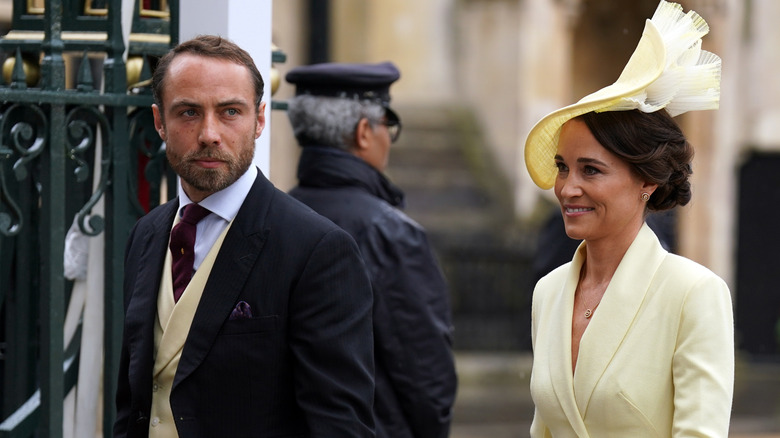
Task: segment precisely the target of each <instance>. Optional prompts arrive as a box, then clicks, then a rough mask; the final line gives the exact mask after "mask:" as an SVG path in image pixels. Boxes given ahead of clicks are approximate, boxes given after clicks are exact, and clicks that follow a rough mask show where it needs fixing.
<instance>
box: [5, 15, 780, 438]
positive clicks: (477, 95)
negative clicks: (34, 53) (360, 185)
mask: <svg viewBox="0 0 780 438" xmlns="http://www.w3.org/2000/svg"><path fill="white" fill-rule="evenodd" d="M12 1H14V0H0V35H5V36H6V37H4V39H5V40H6V43H8V40H9V38H8V35H7V34H8V32H9V31H11V30H12V29H11V22H12ZM15 1H16V3H18V4H19V5H21V4H23V3H24V4H25V7H26V8H27V10H28V11H30V10H35V9H36V8H37V9H40V8H42V6H43V4H44V1H43V0H24V1H23V0H15ZM25 2H26V3H25ZM262 2H263V4H265V3H267V2H270V3H272V8H271V9H272V18H271V27H272V37H271V39H272V42H273V44H274V45H275V47H276V48H277V52H278V53H279V54H281V55H282V56H274V57H273V58H272V60H273V61H272V62H273V63H272V66H271V75H270V76H271V78H270V79H271V82H272V83H273V90H274V93H273V96H272V100H273V103H274V105H273V107H274V108H275V109H274V110H272V111H271V115H270V120H271V125H270V128H271V129H270V133H271V135H270V146H269V147H270V164H269V165H268V169H269V172H268V173H269V175H268V176H269V177H270V179H271V180H272V182H273V183H274V184H275V185H276V186H277V187H279V188H280V189H281V190H285V191H286V190H288V189H290V188H292V187H293V186H294V185H295V184H296V177H295V170H296V164H297V159H298V154H299V152H300V151H299V147H298V146H297V144H296V141H295V139H294V137H293V134H292V132H291V129H290V126H289V123H288V120H287V117H286V114H285V113H284V109H283V108H284V102H285V100H286V99H288V98H290V97H291V96H292V94H293V91H294V90H293V87H292V86H290V85H289V84H286V83H285V81H284V75H285V73H286V72H287V71H289V70H290V69H292V68H294V67H296V66H299V65H305V64H310V63H316V62H329V61H334V62H382V61H392V62H394V63H395V64H396V65H397V66H398V67H399V69H400V70H401V73H402V76H401V79H400V80H399V81H398V82H397V83H395V84H394V85H393V87H392V88H391V94H392V96H393V102H392V106H393V108H394V109H395V110H396V112H397V113H398V114H399V115H400V117H401V119H402V121H403V132H402V134H401V138H400V140H399V141H398V142H397V143H395V144H394V145H393V150H392V152H391V157H390V166H389V169H388V171H387V173H388V176H389V177H390V179H392V180H393V181H394V182H395V183H396V184H397V185H399V186H400V187H401V188H402V189H404V191H405V192H406V194H407V208H406V212H407V214H408V215H409V216H410V217H412V218H413V219H415V220H417V221H418V222H420V224H422V225H423V226H424V227H425V228H426V229H427V230H428V231H429V234H430V237H431V240H432V243H433V245H434V248H435V249H436V252H437V254H438V257H439V259H440V261H441V263H442V267H443V269H444V271H445V275H446V277H447V279H448V282H449V285H450V290H451V297H452V308H453V319H454V324H455V338H454V346H455V351H456V359H457V367H458V374H459V379H460V387H459V392H458V399H457V402H456V407H455V420H454V425H453V431H452V437H453V438H476V437H485V438H487V437H491V438H509V437H512V438H514V437H526V436H528V427H529V426H530V421H531V419H532V415H533V405H532V402H531V399H530V395H529V393H528V379H529V374H530V365H531V361H532V355H531V351H530V299H531V292H532V288H533V285H534V284H535V282H536V280H537V279H538V278H539V277H540V276H542V275H544V274H545V273H546V272H548V271H549V270H550V269H552V268H553V267H555V266H558V265H559V264H562V263H564V262H566V261H568V260H569V259H570V258H571V255H572V252H573V248H574V247H575V246H576V244H577V242H574V241H571V240H570V239H568V238H567V237H566V236H565V233H564V231H563V228H562V224H561V223H560V221H559V220H558V219H559V213H558V208H557V206H556V202H555V199H554V196H553V194H552V192H550V191H547V192H545V191H542V190H540V189H538V188H537V187H536V186H535V185H534V184H533V183H532V182H531V180H530V178H529V177H528V176H527V172H526V171H525V165H524V163H523V146H524V143H525V137H526V134H527V133H528V131H529V130H530V128H531V127H532V126H533V124H534V123H535V122H536V121H537V120H539V119H540V118H541V117H543V116H544V115H545V114H547V113H549V112H550V111H552V110H555V109H557V108H560V107H562V106H564V105H567V104H570V103H573V102H575V101H577V100H579V99H580V98H581V97H583V96H585V95H586V94H589V93H591V92H593V91H596V90H598V89H600V88H602V87H604V86H606V85H609V84H611V83H612V82H614V81H615V80H616V79H617V77H618V76H619V74H620V71H621V69H622V68H623V66H624V65H625V64H626V61H627V60H628V58H629V56H630V55H631V53H632V52H633V50H634V48H635V47H636V43H637V42H638V40H639V38H640V35H641V32H642V29H643V28H644V23H645V20H646V19H648V18H650V17H651V16H652V14H653V12H654V10H655V8H656V6H657V5H658V1H657V0H425V1H420V0H391V1H388V0H262ZM71 3H73V2H71ZM105 3H106V1H102V0H85V2H84V5H86V6H85V8H86V9H89V8H93V9H95V10H99V9H100V8H102V7H105ZM236 3H238V2H233V4H236ZM680 3H681V4H682V5H683V7H684V9H685V10H686V11H687V10H689V9H693V10H695V11H697V12H698V13H699V14H701V15H702V16H703V17H704V18H705V19H706V20H707V22H708V23H709V25H710V28H711V30H710V34H709V35H708V36H706V37H705V38H704V42H703V46H704V49H705V50H709V51H712V52H714V53H716V54H718V55H720V56H721V58H722V59H723V72H722V85H721V105H720V109H719V110H717V111H702V112H695V113H690V114H685V115H682V116H680V117H678V118H677V120H678V122H679V123H680V124H681V126H682V128H683V131H684V132H685V133H686V135H687V137H688V138H689V140H690V142H691V143H692V144H693V145H694V149H695V151H696V156H695V160H694V174H693V200H692V202H691V203H690V204H689V205H688V206H686V207H684V208H679V209H676V210H675V211H672V212H669V213H668V214H664V215H662V216H659V217H655V218H654V220H656V221H658V223H660V224H661V227H662V229H663V230H664V232H663V238H664V240H665V242H666V243H667V244H668V246H669V248H670V250H672V251H673V252H676V253H678V254H681V255H683V256H686V257H688V258H691V259H693V260H695V261H697V262H699V263H701V264H703V265H705V266H707V267H709V268H710V269H712V270H713V271H714V272H716V273H717V274H718V275H720V276H721V277H722V278H724V279H725V280H726V281H727V282H728V284H729V286H730V288H731V291H732V294H733V300H734V306H735V323H736V332H737V347H738V363H737V381H736V388H735V400H734V415H733V418H732V433H731V436H734V437H748V436H751V437H780V256H778V250H777V248H780V230H779V229H778V224H779V222H780V221H779V220H778V217H780V75H779V74H778V71H780V50H778V49H777V45H778V43H780V26H777V23H778V21H779V20H780V2H778V1H777V0H683V1H680ZM138 4H143V8H147V9H149V8H151V9H157V10H159V11H163V12H164V11H165V10H166V7H167V6H166V5H167V4H168V2H167V1H166V0H139V2H138ZM181 8H182V15H184V12H192V11H188V10H187V8H188V2H186V1H182V2H181ZM136 9H139V8H138V7H136ZM147 12H148V11H147ZM136 13H137V11H136ZM136 15H137V14H136ZM152 17H153V18H154V17H156V18H160V17H165V15H164V14H158V15H154V14H152ZM22 18H24V17H22ZM189 26H190V27H192V24H191V23H190V24H189ZM17 30H18V29H17ZM134 32H136V30H135V28H134ZM158 43H159V41H158V40H151V42H149V41H141V42H137V41H136V43H135V44H136V47H141V46H144V44H146V46H152V45H154V44H158ZM158 45H160V44H158ZM146 46H144V47H146ZM161 47H162V49H167V46H165V45H164V44H162V45H161ZM131 48H132V47H131ZM155 50H156V49H155ZM160 53H164V50H163V51H162V52H160ZM85 57H86V54H85ZM85 59H86V58H85ZM130 64H131V62H130V61H128V68H129V67H130ZM258 64H259V62H258ZM139 65H140V64H139ZM94 68H95V67H93V69H94ZM96 68H97V71H98V72H99V67H96ZM140 68H141V67H140V66H139V67H138V69H139V70H140ZM73 70H75V69H73ZM140 74H141V75H143V73H140ZM8 76H10V72H8ZM96 76H98V75H96ZM70 80H71V81H72V78H70ZM6 81H8V79H6ZM129 83H130V82H129ZM68 217H70V216H68ZM68 220H69V219H68ZM0 225H2V224H1V223H0ZM4 242H6V241H3V240H2V239H0V248H3V247H2V246H1V244H2V243H4ZM5 248H9V246H6V247H5ZM7 254H10V253H6V254H2V251H0V255H7ZM3 260H5V259H3ZM0 265H2V263H0ZM0 267H2V266H0ZM33 280H35V279H33ZM2 295H3V291H1V290H0V297H2ZM3 304H4V303H3V302H2V299H0V309H2V305H3ZM8 306H9V305H8V304H6V309H2V310H6V311H7V309H8V308H10V307H8ZM0 320H2V317H1V316H0ZM9 320H10V318H9ZM8 327H10V325H8ZM8 331H9V332H10V330H8ZM2 332H3V328H0V334H4V335H7V334H6V333H2ZM33 332H34V330H33ZM33 334H34V333H33ZM0 340H3V341H4V340H5V338H0ZM0 347H3V348H0V376H2V377H3V378H4V383H5V386H3V387H2V388H8V387H10V384H11V383H13V382H11V381H12V380H14V379H16V378H17V376H15V375H11V373H10V371H8V370H10V367H9V368H7V369H6V371H8V374H9V375H8V376H3V375H2V374H3V373H2V371H4V370H3V366H4V364H5V362H3V361H4V360H5V359H6V358H7V357H8V356H5V357H4V355H3V354H4V352H5V346H4V343H3V342H0ZM28 374H30V375H29V376H27V379H26V380H29V382H27V383H28V385H27V386H34V383H35V382H33V381H32V379H34V372H30V373H28ZM0 380H3V379H0ZM27 389H28V388H25V391H26V390H27ZM28 392H29V391H28ZM20 393H21V394H22V395H21V396H20V400H26V399H27V397H28V395H29V394H27V393H26V392H24V391H21V392H20ZM17 408H18V404H13V405H10V404H9V405H8V406H3V412H2V413H3V414H4V415H2V416H0V420H2V419H3V418H5V416H6V415H8V414H9V413H10V412H14V410H15V409H17ZM0 429H1V428H0ZM0 436H11V435H4V434H3V430H0Z"/></svg>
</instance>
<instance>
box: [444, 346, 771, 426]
mask: <svg viewBox="0 0 780 438" xmlns="http://www.w3.org/2000/svg"><path fill="white" fill-rule="evenodd" d="M531 363H532V358H531V355H530V353H504V352H501V353H492V352H491V353H487V352H457V353H456V365H457V367H458V376H459V389H458V397H457V399H456V401H455V409H454V420H453V425H452V431H451V433H450V438H526V437H528V429H529V428H530V426H531V420H532V418H533V402H532V401H531V395H530V393H529V390H528V382H529V379H530V371H531ZM729 437H732V438H780V362H778V361H773V362H771V361H754V360H750V359H747V358H745V357H743V356H741V355H738V359H737V366H736V378H735V384H734V404H733V409H732V416H731V428H730V431H729Z"/></svg>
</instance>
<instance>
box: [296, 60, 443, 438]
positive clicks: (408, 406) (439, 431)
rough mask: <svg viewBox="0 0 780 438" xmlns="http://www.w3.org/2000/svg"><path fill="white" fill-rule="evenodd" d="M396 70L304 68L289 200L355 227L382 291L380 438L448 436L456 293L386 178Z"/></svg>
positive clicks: (396, 122)
mask: <svg viewBox="0 0 780 438" xmlns="http://www.w3.org/2000/svg"><path fill="white" fill-rule="evenodd" d="M399 76H400V73H399V72H398V70H397V69H396V67H395V66H394V65H393V64H391V63H382V64H341V63H326V64H315V65H311V66H303V67H297V68H295V69H293V70H291V71H290V72H289V73H288V74H287V76H286V79H287V81H288V82H291V83H293V84H295V90H296V96H295V97H294V98H293V99H292V100H291V101H290V102H289V108H288V112H287V114H288V116H289V119H290V122H291V124H292V127H293V130H294V132H295V137H296V138H297V140H298V143H299V144H300V145H301V146H302V147H303V150H302V152H301V158H300V161H299V162H298V186H297V187H296V188H294V189H293V190H292V191H291V192H290V194H291V195H292V196H293V197H295V198H297V199H299V200H300V201H302V202H304V203H305V204H307V205H308V206H310V207H311V208H313V209H314V210H315V211H317V212H318V213H320V214H322V215H323V216H325V217H327V218H328V219H330V220H332V221H333V222H335V223H336V224H337V225H339V226H341V227H343V228H344V229H345V230H347V231H348V232H349V233H350V234H351V235H352V236H353V237H354V238H355V241H356V242H357V243H358V247H359V248H360V252H361V255H362V256H363V259H364V260H365V262H366V266H367V267H368V270H369V276H370V278H371V285H372V287H373V288H374V338H375V346H374V349H375V355H376V401H375V402H374V416H375V422H376V435H377V437H378V438H444V437H447V436H448V435H449V430H450V423H451V421H452V406H453V404H454V402H455V393H456V388H457V377H456V374H455V362H454V359H453V354H452V320H451V317H450V303H449V292H448V290H447V284H446V282H445V280H444V277H443V275H442V272H441V269H440V268H439V265H438V263H437V261H436V257H435V255H434V253H433V250H432V248H431V246H430V245H429V243H428V238H427V235H426V232H425V230H424V229H423V228H422V227H421V226H420V225H419V224H417V223H416V222H414V221H413V220H412V219H410V218H409V217H407V216H406V215H405V214H404V213H403V212H402V211H401V210H400V208H401V207H403V199H404V197H403V192H401V190H400V189H399V188H398V187H396V186H395V185H393V184H392V183H391V182H390V181H389V180H388V179H387V178H385V176H384V175H383V173H382V172H383V171H384V169H385V167H386V166H387V163H388V158H389V154H390V144H391V143H392V142H393V141H395V140H396V139H397V138H398V134H399V132H400V129H401V121H400V119H399V117H398V115H397V114H396V113H395V112H394V111H393V110H392V109H391V108H390V106H389V103H390V94H389V87H390V84H391V83H393V82H395V81H396V80H397V79H398V78H399Z"/></svg>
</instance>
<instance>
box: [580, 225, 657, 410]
mask: <svg viewBox="0 0 780 438" xmlns="http://www.w3.org/2000/svg"><path fill="white" fill-rule="evenodd" d="M665 255H666V251H664V249H663V248H662V247H661V244H660V243H659V242H658V238H657V237H656V236H655V234H653V232H652V231H651V230H650V228H649V227H648V226H647V224H645V225H643V226H642V228H641V229H640V231H639V233H638V234H637V237H636V239H634V242H633V243H632V244H631V246H630V247H629V248H628V251H626V254H625V256H623V260H622V261H621V262H620V265H618V268H617V270H616V271H615V274H614V276H613V277H612V280H611V281H610V283H609V286H607V290H606V292H605V293H604V297H603V298H602V300H601V303H600V304H599V310H598V312H596V313H595V314H594V315H593V318H592V319H591V321H590V324H589V325H588V328H587V329H586V330H585V333H584V334H583V336H582V339H581V341H580V357H579V358H578V360H577V369H576V372H575V375H574V394H575V397H576V399H577V405H578V407H579V411H580V412H581V413H582V417H583V418H584V417H585V415H586V413H587V409H588V403H589V402H590V398H591V395H592V394H593V390H594V389H595V387H596V384H598V382H599V380H600V379H601V376H602V375H603V374H604V371H605V370H606V369H607V367H608V366H609V363H610V362H611V361H612V359H613V358H614V356H615V353H616V352H617V350H618V348H619V347H620V344H621V342H622V341H623V339H624V338H625V336H626V334H627V333H628V331H629V329H630V328H631V324H632V323H633V321H634V319H635V318H636V315H637V313H638V311H639V308H640V306H641V305H642V302H643V301H644V299H645V295H646V294H647V290H648V287H649V285H650V282H651V281H652V279H653V276H654V275H655V272H656V270H657V269H658V267H659V266H660V264H661V262H662V261H663V259H664V256H665ZM578 272H579V271H578ZM569 314H571V313H569ZM567 345H570V344H567ZM569 366H571V362H569Z"/></svg>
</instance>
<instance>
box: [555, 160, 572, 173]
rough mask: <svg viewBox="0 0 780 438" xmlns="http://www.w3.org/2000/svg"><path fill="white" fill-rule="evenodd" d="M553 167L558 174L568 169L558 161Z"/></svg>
mask: <svg viewBox="0 0 780 438" xmlns="http://www.w3.org/2000/svg"><path fill="white" fill-rule="evenodd" d="M555 167H556V168H557V169H558V172H565V171H567V170H568V169H569V168H568V167H566V165H565V164H563V163H561V162H560V161H558V162H556V163H555Z"/></svg>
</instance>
